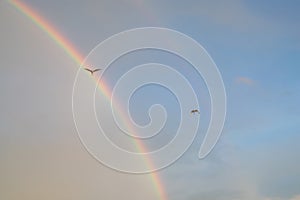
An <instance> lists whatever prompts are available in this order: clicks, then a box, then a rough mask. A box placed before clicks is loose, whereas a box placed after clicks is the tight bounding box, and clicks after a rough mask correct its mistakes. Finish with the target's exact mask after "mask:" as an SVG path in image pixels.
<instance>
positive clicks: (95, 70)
mask: <svg viewBox="0 0 300 200" xmlns="http://www.w3.org/2000/svg"><path fill="white" fill-rule="evenodd" d="M84 69H85V70H86V71H88V72H90V73H91V75H93V74H94V72H97V71H100V70H102V69H89V68H84Z"/></svg>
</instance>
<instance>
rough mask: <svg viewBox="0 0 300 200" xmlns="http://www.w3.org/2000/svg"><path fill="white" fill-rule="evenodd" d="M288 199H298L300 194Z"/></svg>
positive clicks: (299, 199)
mask: <svg viewBox="0 0 300 200" xmlns="http://www.w3.org/2000/svg"><path fill="white" fill-rule="evenodd" d="M290 200H300V194H298V195H296V196H294V197H293V198H291V199H290Z"/></svg>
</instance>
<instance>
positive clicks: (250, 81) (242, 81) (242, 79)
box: [235, 76, 255, 86]
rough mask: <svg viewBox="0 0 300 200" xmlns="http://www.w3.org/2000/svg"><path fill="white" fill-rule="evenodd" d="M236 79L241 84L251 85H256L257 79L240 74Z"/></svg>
mask: <svg viewBox="0 0 300 200" xmlns="http://www.w3.org/2000/svg"><path fill="white" fill-rule="evenodd" d="M235 80H236V82H237V83H239V84H245V85H249V86H253V85H255V81H254V80H253V79H250V78H248V77H245V76H239V77H237V78H236V79H235Z"/></svg>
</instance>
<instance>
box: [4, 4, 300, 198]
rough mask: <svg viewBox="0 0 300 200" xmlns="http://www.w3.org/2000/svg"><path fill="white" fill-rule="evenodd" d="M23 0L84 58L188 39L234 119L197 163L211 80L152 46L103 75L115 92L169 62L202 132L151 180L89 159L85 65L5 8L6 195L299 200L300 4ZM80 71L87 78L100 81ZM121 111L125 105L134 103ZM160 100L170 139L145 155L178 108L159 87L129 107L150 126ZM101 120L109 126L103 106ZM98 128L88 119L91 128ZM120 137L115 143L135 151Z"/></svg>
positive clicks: (141, 93) (175, 119)
mask: <svg viewBox="0 0 300 200" xmlns="http://www.w3.org/2000/svg"><path fill="white" fill-rule="evenodd" d="M22 2H24V4H26V5H28V6H29V7H30V8H32V9H33V10H35V11H36V12H37V13H39V15H41V16H42V17H43V18H44V19H46V20H47V21H48V22H49V23H51V24H52V25H53V26H54V27H55V28H56V30H57V31H58V32H59V33H61V34H62V35H63V36H64V37H66V38H67V39H68V40H69V41H70V42H71V43H72V45H73V46H74V47H75V48H76V50H77V51H78V52H80V54H81V55H83V57H85V56H87V55H88V54H89V53H90V52H91V50H92V49H94V48H95V47H96V46H97V45H98V44H99V43H100V42H102V41H104V40H105V39H107V38H109V37H110V36H112V35H114V34H117V33H119V32H122V31H125V30H128V29H132V28H140V27H149V26H151V27H164V28H169V29H173V30H176V31H179V32H181V33H184V34H186V35H187V36H189V37H191V38H193V39H194V40H195V41H197V42H198V43H200V44H201V45H202V46H203V47H204V48H205V49H206V51H207V52H208V54H209V55H210V56H211V58H212V59H213V61H214V62H215V64H216V65H217V67H218V69H219V71H220V74H221V76H222V78H223V81H224V85H225V89H226V96H227V115H226V121H225V125H224V129H223V131H222V135H221V137H220V139H219V141H218V143H217V145H216V146H215V148H214V149H213V151H212V152H211V153H210V154H209V155H208V156H207V157H205V158H204V159H202V160H199V159H198V157H197V156H198V151H199V147H200V146H201V143H202V141H203V138H204V133H205V130H206V129H207V127H208V124H209V120H210V115H211V113H210V106H211V102H210V99H209V93H208V91H207V87H206V85H205V82H204V81H203V79H202V78H201V76H200V75H199V74H197V73H195V71H194V70H193V69H192V66H189V64H188V63H186V62H185V61H184V60H182V59H180V58H179V57H178V56H175V55H173V54H170V53H168V52H162V51H157V50H151V49H148V50H143V51H136V52H131V53H129V54H128V55H126V56H123V57H120V58H119V59H118V60H116V61H115V62H114V63H112V64H111V67H110V68H109V70H107V72H105V73H106V74H105V75H106V79H107V85H109V86H113V85H114V84H116V82H117V81H118V80H119V79H120V77H121V76H122V75H123V74H124V73H125V72H126V71H128V70H130V68H131V67H132V66H135V65H140V64H143V63H149V62H154V61H155V62H158V63H162V64H165V65H168V66H171V67H172V68H174V69H176V70H178V71H179V72H180V73H182V74H183V75H184V76H185V77H186V78H187V79H188V80H189V81H190V84H191V85H192V88H193V89H194V90H195V91H196V93H197V94H196V95H197V97H198V100H199V109H200V111H201V113H200V116H201V119H200V128H199V131H198V134H197V136H196V138H195V140H194V142H193V143H192V145H191V146H190V148H189V149H188V150H187V151H186V152H185V153H184V154H183V156H182V157H180V159H178V160H177V161H176V162H174V163H173V164H172V165H170V166H169V167H167V168H164V169H162V170H159V171H157V172H154V173H152V174H139V175H136V174H130V173H122V172H118V171H116V170H112V169H110V168H108V167H106V166H104V165H103V164H101V163H100V162H98V161H97V160H96V159H94V158H93V157H92V156H91V155H90V154H89V153H88V152H87V151H86V149H85V147H84V146H83V144H82V143H81V141H80V138H79V137H78V134H77V130H76V127H75V124H74V121H73V114H72V90H73V84H74V81H75V77H76V73H77V71H78V69H79V67H80V66H79V65H78V63H76V62H75V61H74V59H73V58H71V57H70V56H69V55H68V54H67V53H66V52H65V51H64V50H63V49H62V48H61V46H59V45H58V44H57V43H56V42H55V41H54V40H53V39H52V38H51V37H49V34H47V32H45V31H44V30H42V29H41V28H40V27H38V26H37V25H36V24H35V23H33V21H32V20H30V19H29V18H28V17H26V16H25V15H24V14H23V13H22V12H20V11H19V10H18V9H16V7H14V6H13V5H12V4H11V3H9V1H6V0H2V1H0V27H1V34H0V44H1V45H0V52H1V53H0V58H1V59H0V70H1V73H0V92H1V101H0V110H1V114H0V177H1V178H0V199H21V198H22V199H62V200H64V199H75V200H76V199H78V200H79V199H108V200H114V199H134V200H135V199H162V200H166V199H168V200H199V199H205V200H217V199H218V200H219V199H222V200H223V199H224V200H227V199H228V200H229V199H230V200H232V199H246V200H248V199H249V200H250V199H251V200H253V199H257V200H298V199H300V170H299V169H300V157H299V152H300V146H299V142H298V141H300V126H299V124H300V108H299V103H298V102H300V94H299V91H300V79H299V74H300V56H299V55H300V37H299V35H300V14H299V12H298V11H299V8H300V3H299V2H298V1H296V0H290V1H286V2H282V1H277V0H275V1H242V0H229V1H226V2H225V1H220V0H214V1H192V0H188V1H171V0H166V1H158V0H153V1H146V0H120V1H115V0H112V1H92V0H88V1H84V2H83V1H77V0H75V1H70V0H65V1H35V0H24V1H22ZM120 66H122V67H120ZM181 66H186V67H185V68H183V69H182V68H181ZM81 74H82V76H83V79H82V80H89V81H90V82H88V83H93V84H94V83H95V82H94V81H92V79H90V76H88V74H86V75H85V74H84V73H83V72H82V73H81ZM158 77H159V78H165V79H167V80H168V79H170V77H168V76H164V77H162V75H158ZM140 78H141V80H142V79H146V78H147V75H145V76H141V77H140ZM80 80H81V79H80ZM174 82H176V81H174ZM87 86H88V85H87ZM175 86H177V87H180V85H179V84H177V85H176V83H175ZM97 95H101V90H98V91H97ZM81 96H84V94H81ZM80 102H81V101H80ZM83 103H86V102H85V101H83ZM119 103H120V104H121V107H124V106H126V103H127V102H123V101H122V100H121V99H119ZM157 103H160V104H162V105H163V106H165V111H166V112H167V113H168V118H167V120H166V124H165V126H164V128H163V129H162V131H161V134H159V135H157V136H156V137H153V138H151V139H150V140H148V141H146V140H145V141H143V142H144V145H145V146H146V147H147V149H148V150H155V149H157V148H160V147H162V146H164V144H166V143H167V142H168V141H169V140H170V139H171V138H173V137H174V133H175V132H176V129H177V128H178V126H179V123H180V108H179V103H180V102H178V101H177V100H176V98H175V96H174V95H172V93H171V92H169V91H168V90H167V88H164V87H161V86H157V85H153V84H152V85H151V84H150V85H146V86H145V87H142V88H140V90H138V91H137V92H135V93H133V96H132V100H131V101H130V102H129V108H130V112H131V116H132V117H133V119H134V120H135V122H136V123H138V124H141V125H145V124H147V123H149V121H150V118H149V116H148V115H147V111H148V109H149V107H150V106H151V105H153V104H157ZM98 106H100V105H99V104H98ZM83 110H84V109H83ZM96 114H97V115H98V117H99V118H100V119H102V118H103V119H106V118H108V115H107V114H106V113H104V114H103V112H102V110H101V109H99V108H98V107H97V112H96ZM121 117H122V116H121ZM191 117H192V118H198V117H199V116H197V115H196V116H191ZM89 120H90V119H87V118H82V121H83V124H84V125H86V126H89V125H90V123H89ZM124 120H125V119H124ZM113 132H114V131H111V133H112V134H111V139H112V141H114V142H116V143H118V144H119V145H121V146H122V145H124V148H125V147H127V148H131V150H132V151H134V150H136V148H135V146H133V145H132V143H129V144H128V143H126V142H123V139H120V136H118V135H114V134H113ZM135 164H137V165H139V163H135Z"/></svg>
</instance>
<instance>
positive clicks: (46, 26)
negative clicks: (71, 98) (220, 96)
mask: <svg viewBox="0 0 300 200" xmlns="http://www.w3.org/2000/svg"><path fill="white" fill-rule="evenodd" d="M8 2H9V3H10V4H11V5H13V6H14V7H15V8H16V9H17V10H19V11H20V12H21V13H23V14H24V15H25V16H27V17H28V18H29V19H30V20H31V21H32V22H33V23H35V24H36V25H37V26H38V27H39V28H40V29H42V30H43V31H44V32H45V33H46V34H47V35H48V36H49V37H50V38H51V39H52V40H53V41H54V42H55V43H56V44H57V45H59V46H60V47H61V48H62V49H63V50H64V51H65V52H66V54H67V55H68V56H70V58H72V60H74V61H75V62H76V63H77V64H78V65H79V66H80V65H81V64H82V63H83V61H84V58H85V57H84V56H83V55H82V54H80V53H79V52H78V50H77V49H76V48H75V47H74V45H73V44H72V43H71V42H70V41H68V39H67V38H66V37H64V36H63V35H62V34H61V33H60V32H59V31H58V30H57V29H56V28H55V26H53V25H52V24H51V23H50V22H48V21H47V20H46V19H44V18H43V17H42V16H41V15H40V14H39V13H38V12H37V11H35V10H33V9H32V8H31V7H30V6H28V5H26V4H25V3H23V2H21V1H19V0H9V1H8ZM95 81H96V82H97V80H96V79H95ZM98 88H99V89H100V91H101V92H102V93H103V94H104V95H105V96H107V97H110V96H111V89H110V88H109V86H108V85H107V84H103V82H102V84H98ZM135 143H136V146H137V148H138V150H139V152H147V149H146V147H145V145H144V144H143V143H142V142H141V141H139V140H135ZM145 162H146V164H147V165H148V166H149V167H151V168H152V167H153V166H154V164H153V163H152V162H151V160H150V158H147V157H145ZM150 177H151V180H152V182H153V185H154V187H155V190H156V191H157V193H158V195H159V197H160V199H161V200H167V195H166V193H165V190H164V187H163V184H162V181H161V180H160V177H159V176H158V174H157V173H156V172H153V173H151V174H150Z"/></svg>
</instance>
